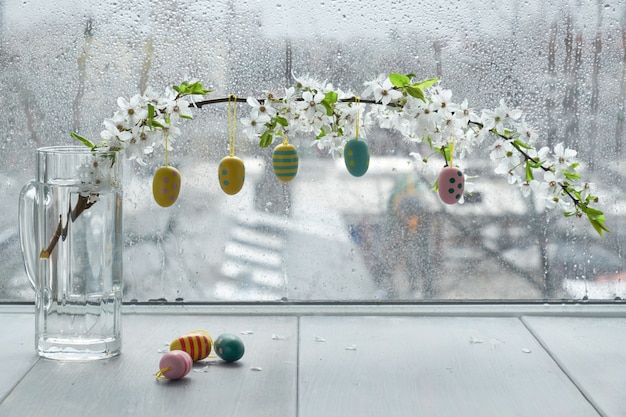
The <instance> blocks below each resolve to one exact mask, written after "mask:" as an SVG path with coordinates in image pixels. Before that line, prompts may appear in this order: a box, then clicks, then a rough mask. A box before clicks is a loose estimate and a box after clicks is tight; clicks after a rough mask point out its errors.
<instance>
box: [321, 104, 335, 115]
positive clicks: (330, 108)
mask: <svg viewBox="0 0 626 417" xmlns="http://www.w3.org/2000/svg"><path fill="white" fill-rule="evenodd" d="M320 104H321V105H322V106H324V108H325V109H326V116H332V115H333V106H331V105H330V104H328V103H327V102H325V101H322V102H321V103H320Z"/></svg>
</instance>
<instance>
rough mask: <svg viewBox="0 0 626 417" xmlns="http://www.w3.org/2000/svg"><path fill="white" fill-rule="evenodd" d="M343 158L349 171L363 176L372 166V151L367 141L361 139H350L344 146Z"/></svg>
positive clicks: (356, 175) (357, 175)
mask: <svg viewBox="0 0 626 417" xmlns="http://www.w3.org/2000/svg"><path fill="white" fill-rule="evenodd" d="M343 159H344V161H345V163H346V168H347V169H348V172H349V173H350V174H352V175H354V176H355V177H361V176H363V175H364V174H365V173H366V172H367V169H368V168H369V166H370V151H369V148H368V147H367V143H366V142H365V141H363V140H360V139H350V140H349V141H348V142H347V143H346V146H345V147H344V148H343Z"/></svg>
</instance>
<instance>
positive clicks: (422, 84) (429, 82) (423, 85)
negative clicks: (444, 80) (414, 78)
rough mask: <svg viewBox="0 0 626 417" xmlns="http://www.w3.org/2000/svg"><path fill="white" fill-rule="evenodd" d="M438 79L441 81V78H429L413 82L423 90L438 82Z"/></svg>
mask: <svg viewBox="0 0 626 417" xmlns="http://www.w3.org/2000/svg"><path fill="white" fill-rule="evenodd" d="M437 81H439V78H429V79H427V80H423V81H420V82H417V83H415V84H413V87H416V88H419V89H420V90H422V91H423V90H426V89H427V88H430V87H432V86H433V85H435V84H437Z"/></svg>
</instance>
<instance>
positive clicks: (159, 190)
mask: <svg viewBox="0 0 626 417" xmlns="http://www.w3.org/2000/svg"><path fill="white" fill-rule="evenodd" d="M179 192H180V173H179V172H178V170H177V169H176V168H174V167H171V166H163V167H161V168H159V169H157V170H156V172H155V173H154V179H153V180H152V194H153V195H154V200H155V201H156V203H157V204H158V205H159V206H161V207H169V206H171V205H172V204H174V203H175V202H176V199H178V193H179Z"/></svg>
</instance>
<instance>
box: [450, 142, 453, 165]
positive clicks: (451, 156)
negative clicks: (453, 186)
mask: <svg viewBox="0 0 626 417" xmlns="http://www.w3.org/2000/svg"><path fill="white" fill-rule="evenodd" d="M453 157H454V136H452V137H451V138H450V166H451V167H453V166H454V163H453V162H452V158H453Z"/></svg>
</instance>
